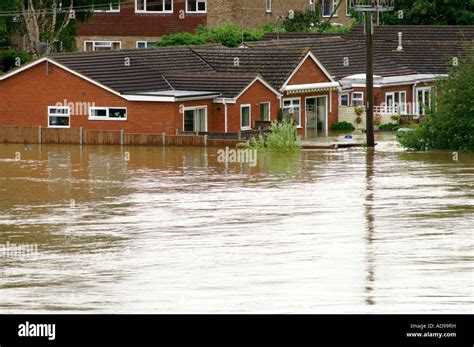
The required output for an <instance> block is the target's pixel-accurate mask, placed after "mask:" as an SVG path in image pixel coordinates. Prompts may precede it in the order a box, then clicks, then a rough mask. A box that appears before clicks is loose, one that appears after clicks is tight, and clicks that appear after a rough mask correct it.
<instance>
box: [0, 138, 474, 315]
mask: <svg viewBox="0 0 474 347" xmlns="http://www.w3.org/2000/svg"><path fill="white" fill-rule="evenodd" d="M379 142H380V145H379V147H378V148H377V150H376V151H375V152H374V151H370V150H365V149H354V150H339V151H303V152H302V153H300V154H296V155H281V154H280V155H277V154H265V155H259V158H258V165H257V166H256V167H250V166H248V165H240V164H221V163H218V161H217V149H214V148H153V147H133V148H128V147H125V148H121V147H118V146H117V147H114V146H111V147H96V146H83V147H79V146H56V145H43V146H34V145H33V146H30V147H31V149H32V150H31V151H28V150H25V148H24V147H25V146H24V145H17V144H10V145H7V144H0V211H1V214H0V247H2V246H3V245H5V244H6V243H7V242H10V243H15V244H34V245H37V246H38V251H39V252H38V253H37V254H35V255H34V256H11V254H10V255H9V256H4V253H2V252H1V249H0V312H14V313H24V312H44V311H66V312H76V311H84V312H98V313H113V312H123V313H127V312H128V313H140V312H153V313H159V312H160V313H161V312H275V313H287V312H288V313H298V312H308V313H341V312H348V313H376V312H377V313H387V312H393V313H399V312H466V313H467V312H472V310H473V307H474V305H473V300H472V296H473V277H472V274H473V272H472V270H473V268H472V260H473V242H472V241H473V239H472V231H473V225H474V207H473V205H474V204H473V203H474V175H473V174H474V156H473V155H472V154H462V153H461V154H460V158H459V161H458V162H454V161H453V160H452V155H451V153H448V152H435V153H408V152H404V151H402V150H400V148H399V147H397V146H396V145H395V144H394V143H393V142H390V141H385V140H384V139H381V140H380V139H379ZM16 152H20V154H21V160H19V161H16V160H15V153H16ZM126 159H129V160H126Z"/></svg>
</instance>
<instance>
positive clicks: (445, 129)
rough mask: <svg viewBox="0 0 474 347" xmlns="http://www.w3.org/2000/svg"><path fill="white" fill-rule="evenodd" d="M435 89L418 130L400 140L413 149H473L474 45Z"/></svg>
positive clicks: (402, 136)
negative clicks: (435, 94) (432, 109)
mask: <svg viewBox="0 0 474 347" xmlns="http://www.w3.org/2000/svg"><path fill="white" fill-rule="evenodd" d="M437 89H438V91H439V93H438V94H437V97H436V98H435V99H436V103H435V104H436V107H435V110H434V111H432V112H431V113H430V114H429V115H428V117H427V118H426V120H425V121H424V122H423V123H422V124H421V126H420V127H419V128H418V129H416V130H415V131H409V132H407V133H402V134H401V135H400V136H399V141H400V143H401V144H402V145H403V146H404V147H407V148H410V149H415V150H425V149H450V150H469V151H474V98H472V96H473V95H474V48H473V49H472V50H471V52H470V54H469V55H468V56H467V57H465V58H464V59H462V60H461V61H460V62H459V66H458V67H453V68H452V70H451V71H450V73H449V76H448V77H447V78H445V79H441V80H440V81H439V82H438V87H437Z"/></svg>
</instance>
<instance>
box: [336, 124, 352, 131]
mask: <svg viewBox="0 0 474 347" xmlns="http://www.w3.org/2000/svg"><path fill="white" fill-rule="evenodd" d="M332 130H333V131H354V130H355V127H354V126H353V125H352V124H351V123H348V122H336V123H334V124H333V125H332Z"/></svg>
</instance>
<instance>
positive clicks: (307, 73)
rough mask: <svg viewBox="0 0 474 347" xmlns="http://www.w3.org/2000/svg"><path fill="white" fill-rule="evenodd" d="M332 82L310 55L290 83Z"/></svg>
mask: <svg viewBox="0 0 474 347" xmlns="http://www.w3.org/2000/svg"><path fill="white" fill-rule="evenodd" d="M325 82H330V80H329V78H327V76H326V75H325V74H324V72H323V71H322V70H321V69H320V68H319V66H318V65H317V64H316V63H315V62H314V61H313V59H311V58H310V57H308V58H307V59H306V60H305V62H304V63H303V65H301V67H300V68H299V69H298V71H297V72H296V74H295V75H294V76H293V77H292V78H291V80H290V82H289V83H288V84H309V83H325Z"/></svg>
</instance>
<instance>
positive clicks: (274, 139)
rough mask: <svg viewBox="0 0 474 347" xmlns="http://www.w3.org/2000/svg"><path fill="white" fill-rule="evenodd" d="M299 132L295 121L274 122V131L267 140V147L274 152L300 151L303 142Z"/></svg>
mask: <svg viewBox="0 0 474 347" xmlns="http://www.w3.org/2000/svg"><path fill="white" fill-rule="evenodd" d="M297 134H298V133H297V128H296V125H295V123H293V122H285V121H284V122H282V123H276V122H273V123H272V131H271V133H270V134H269V135H268V136H267V138H266V141H265V144H266V148H267V149H268V150H270V151H274V152H298V151H300V150H301V144H300V143H299V141H298V135H297Z"/></svg>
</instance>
